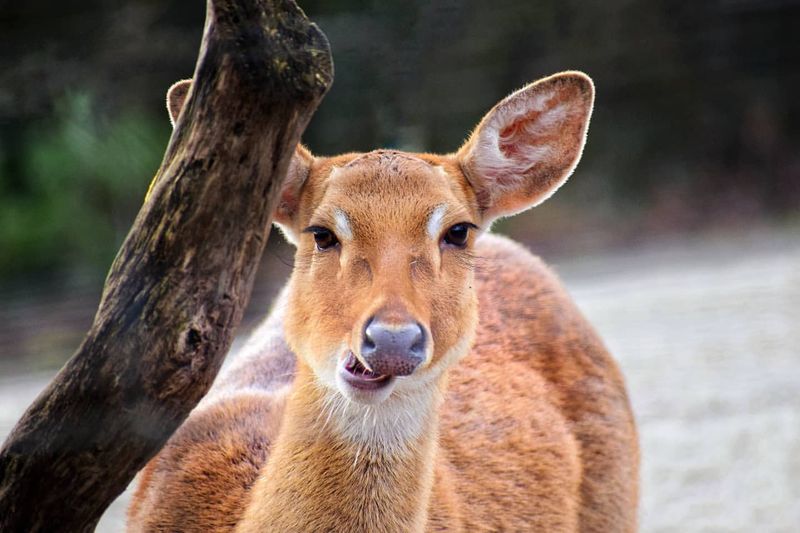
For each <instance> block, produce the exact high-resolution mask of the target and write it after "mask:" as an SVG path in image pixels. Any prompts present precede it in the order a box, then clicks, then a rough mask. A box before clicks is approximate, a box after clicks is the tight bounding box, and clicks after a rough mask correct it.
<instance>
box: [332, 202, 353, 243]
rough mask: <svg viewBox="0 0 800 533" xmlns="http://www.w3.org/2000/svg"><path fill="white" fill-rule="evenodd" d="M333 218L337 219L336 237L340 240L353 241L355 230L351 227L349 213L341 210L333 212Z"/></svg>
mask: <svg viewBox="0 0 800 533" xmlns="http://www.w3.org/2000/svg"><path fill="white" fill-rule="evenodd" d="M333 217H334V219H336V236H337V237H339V238H340V239H348V240H352V239H353V229H352V227H351V226H350V219H349V218H347V213H345V212H344V211H342V210H341V209H339V208H336V209H334V210H333Z"/></svg>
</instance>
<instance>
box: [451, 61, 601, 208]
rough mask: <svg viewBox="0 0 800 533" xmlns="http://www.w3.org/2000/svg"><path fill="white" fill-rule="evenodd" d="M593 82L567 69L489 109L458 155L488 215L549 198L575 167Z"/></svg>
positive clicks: (581, 144)
mask: <svg viewBox="0 0 800 533" xmlns="http://www.w3.org/2000/svg"><path fill="white" fill-rule="evenodd" d="M593 103H594V85H593V84H592V80H591V79H590V78H589V77H588V76H587V75H586V74H583V73H582V72H562V73H560V74H555V75H553V76H550V77H548V78H544V79H542V80H539V81H537V82H535V83H532V84H530V85H528V86H526V87H523V88H522V89H520V90H519V91H517V92H515V93H513V94H511V95H510V96H508V97H506V98H505V99H504V100H502V101H501V102H500V103H498V104H497V105H496V106H494V108H493V109H492V110H491V111H489V113H487V114H486V116H485V117H484V118H483V120H482V121H481V123H480V124H479V125H478V127H477V128H476V129H475V131H474V133H473V134H472V136H471V137H470V139H469V140H468V141H467V142H466V144H464V146H463V147H462V148H461V149H460V150H459V151H458V153H457V154H456V157H457V159H458V161H459V163H460V164H461V167H462V169H463V170H464V172H465V174H466V176H467V179H468V180H469V181H470V183H471V184H472V186H473V188H474V189H475V192H476V195H477V200H478V204H479V207H480V209H481V211H482V212H483V216H484V220H485V221H487V222H490V221H491V220H494V219H495V218H497V217H501V216H508V215H513V214H515V213H518V212H520V211H523V210H525V209H528V208H530V207H533V206H534V205H537V204H539V203H541V202H543V201H544V200H546V199H547V198H548V197H549V196H550V195H551V194H553V193H554V192H555V191H556V189H558V188H559V187H560V186H561V185H562V184H563V183H564V182H565V181H567V178H568V177H569V175H570V174H571V173H572V171H573V170H574V169H575V166H576V165H577V164H578V160H579V159H580V157H581V152H582V151H583V145H584V143H585V141H586V130H587V128H588V126H589V117H590V116H591V114H592V105H593Z"/></svg>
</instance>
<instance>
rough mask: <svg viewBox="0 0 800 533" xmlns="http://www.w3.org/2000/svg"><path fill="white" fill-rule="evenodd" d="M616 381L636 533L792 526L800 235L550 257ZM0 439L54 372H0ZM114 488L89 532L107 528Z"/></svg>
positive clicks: (797, 485) (798, 455)
mask: <svg viewBox="0 0 800 533" xmlns="http://www.w3.org/2000/svg"><path fill="white" fill-rule="evenodd" d="M555 266H556V268H557V270H558V271H559V273H560V274H561V275H562V278H563V279H564V281H565V283H566V285H567V286H568V287H569V289H570V291H571V292H572V294H573V295H574V297H575V299H576V300H577V301H578V303H579V304H580V306H581V307H582V309H583V310H584V311H585V313H586V314H587V315H588V316H589V318H590V320H591V321H592V322H593V323H594V324H595V326H596V327H597V329H598V330H599V331H600V333H601V334H602V336H603V337H604V338H605V339H606V342H607V344H608V346H609V348H610V349H611V351H612V352H613V353H614V354H615V355H616V357H617V358H618V360H619V361H620V364H621V365H622V368H623V370H624V372H625V374H626V376H627V380H628V385H629V389H630V393H631V398H632V402H633V406H634V410H635V412H636V416H637V419H638V422H639V429H640V434H641V443H642V457H643V464H642V505H641V512H640V520H641V530H642V531H646V532H650V531H653V532H655V531H658V532H672V531H674V532H694V531H698V532H699V531H743V532H744V531H747V532H750V531H758V532H784V531H785V532H789V531H797V524H798V523H800V328H799V327H798V324H800V233H799V232H797V231H755V232H750V233H748V234H747V235H746V236H744V237H725V238H704V239H702V240H697V241H693V242H686V241H681V242H675V243H661V244H659V245H658V246H655V245H650V246H647V247H644V248H642V249H639V250H634V251H628V252H624V253H617V254H613V255H605V256H595V257H590V258H580V259H563V260H559V261H556V264H555ZM0 372H2V373H1V374H0V437H2V436H4V435H5V434H6V433H7V432H8V431H9V430H10V428H11V426H12V424H13V422H14V421H15V420H16V418H17V417H18V416H19V414H20V413H21V412H22V410H23V409H24V408H25V406H26V405H28V404H29V403H30V402H31V401H32V400H33V398H34V396H35V395H36V394H37V393H38V391H39V390H40V389H41V388H42V387H43V386H44V385H45V383H46V381H47V380H48V379H49V378H50V377H51V376H52V374H53V372H52V371H49V372H38V373H31V372H30V370H26V372H27V373H26V374H24V375H14V374H12V373H11V371H10V370H9V368H7V367H0ZM124 498H125V496H123V498H121V499H120V500H118V501H117V502H116V503H115V504H114V506H112V508H111V509H110V511H109V512H108V513H107V514H106V516H105V517H104V519H103V521H102V522H101V524H100V527H99V528H98V531H119V530H121V529H122V523H123V522H122V517H123V513H124V509H125V505H126V504H125V501H124Z"/></svg>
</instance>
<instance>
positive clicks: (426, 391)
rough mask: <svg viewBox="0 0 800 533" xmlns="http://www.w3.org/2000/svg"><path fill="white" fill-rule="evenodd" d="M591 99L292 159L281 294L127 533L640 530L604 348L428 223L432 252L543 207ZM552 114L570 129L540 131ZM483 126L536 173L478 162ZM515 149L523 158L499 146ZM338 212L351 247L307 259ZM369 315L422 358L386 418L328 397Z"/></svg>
mask: <svg viewBox="0 0 800 533" xmlns="http://www.w3.org/2000/svg"><path fill="white" fill-rule="evenodd" d="M587 84H588V85H587ZM551 93H552V97H550V95H551ZM541 94H544V95H545V96H547V97H548V98H547V99H545V100H542V99H540V100H542V101H545V102H546V103H545V104H544V105H542V104H541V102H539V103H536V104H531V103H530V102H532V101H533V100H532V99H534V97H537V96H538V95H541ZM587 95H588V96H587ZM591 101H592V91H591V83H590V82H589V81H588V78H585V76H583V75H580V74H575V73H569V74H564V75H561V76H557V77H553V78H549V79H546V80H543V81H542V82H539V83H537V84H534V85H532V86H529V87H528V88H526V89H523V90H522V91H520V92H518V93H515V94H514V95H512V96H511V97H509V99H507V100H504V101H503V102H501V103H500V104H498V106H497V107H496V108H495V109H494V110H493V111H492V112H490V114H489V115H488V116H487V118H486V119H484V121H483V122H482V125H481V126H480V127H479V129H478V130H476V132H475V134H474V135H473V137H472V139H471V140H470V141H469V142H468V143H467V145H465V147H464V148H463V149H462V150H461V151H459V152H458V153H457V154H454V155H450V156H435V155H431V154H406V153H401V152H394V151H385V150H381V151H376V152H371V153H368V154H346V155H343V156H337V157H333V158H314V157H313V156H311V154H309V153H308V152H307V151H305V150H304V149H301V150H300V151H299V152H298V155H297V157H296V158H295V162H294V163H293V165H292V168H291V170H290V175H289V178H288V180H287V185H286V186H285V188H284V194H283V195H282V204H281V207H280V208H279V210H278V212H277V213H276V220H277V222H279V223H280V224H281V226H282V227H283V228H284V231H285V232H286V233H287V235H288V236H289V238H290V239H291V240H293V241H294V242H296V243H297V245H298V251H297V255H296V260H295V270H294V272H293V274H292V278H291V280H290V282H289V284H288V285H287V288H286V290H285V291H284V294H283V295H282V296H281V297H280V298H279V300H278V302H277V303H276V308H275V309H274V310H273V312H272V313H271V315H270V317H269V318H268V320H267V321H266V322H265V324H264V325H263V326H262V327H261V328H259V330H257V331H256V332H255V333H254V335H253V337H252V338H251V340H250V343H249V345H248V346H247V347H246V348H245V349H244V350H243V352H242V353H241V354H239V355H238V356H237V357H236V358H235V360H234V361H233V362H232V363H231V365H230V367H229V368H227V369H226V370H225V372H224V373H223V374H222V375H221V376H220V378H219V379H218V380H217V382H216V383H215V385H214V387H213V389H212V391H211V392H210V394H209V395H208V396H207V398H206V399H204V400H203V402H202V403H201V405H200V406H198V408H197V409H196V410H195V411H194V412H193V413H192V415H191V416H190V417H189V419H188V420H187V421H186V423H185V424H184V425H183V426H182V427H181V428H180V429H179V430H178V432H177V433H176V434H175V435H174V436H173V437H172V439H171V440H170V441H169V442H168V444H167V446H166V447H165V448H164V449H163V450H162V451H161V453H160V454H159V455H158V456H156V457H155V458H154V459H153V460H152V461H151V462H150V464H149V465H148V466H147V468H146V469H145V470H144V472H143V474H142V476H141V479H140V485H139V487H138V490H137V492H136V495H135V497H134V501H133V503H132V505H131V509H130V513H129V528H130V530H132V531H209V530H215V531H220V530H222V531H224V530H228V531H231V530H234V529H236V530H237V531H240V532H247V531H281V532H282V531H298V532H299V531H342V532H355V531H387V532H389V531H392V532H405V531H423V530H424V531H470V532H471V531H524V530H537V531H602V532H606V531H633V530H635V528H636V506H637V477H638V459H639V458H638V445H637V437H636V431H635V425H634V421H633V417H632V415H631V411H630V407H629V403H628V399H627V396H626V393H625V387H624V383H623V379H622V377H621V375H620V373H619V371H618V369H617V367H616V365H615V364H614V362H613V360H612V359H611V358H610V356H609V355H608V354H607V352H606V350H605V348H604V347H603V345H602V342H601V341H600V340H599V338H598V337H597V335H596V334H595V333H594V331H593V330H592V328H591V327H590V326H589V325H588V324H587V323H586V321H585V320H584V318H583V317H582V316H581V314H580V312H579V311H578V310H577V309H576V307H575V306H574V304H573V303H572V302H571V301H570V299H569V297H568V296H567V295H566V293H565V292H564V290H563V289H562V288H561V285H560V283H559V282H558V280H557V279H556V277H555V276H554V275H553V274H552V273H551V272H550V271H549V270H548V269H547V268H546V267H545V266H544V265H543V264H542V263H541V261H539V260H538V259H537V258H535V257H534V256H532V255H531V254H530V253H528V252H527V251H526V250H524V249H523V248H522V247H520V246H519V245H517V244H514V243H512V242H511V241H509V240H507V239H504V238H501V237H497V236H493V235H488V234H487V235H482V236H480V237H477V236H476V233H479V232H472V235H471V236H470V238H469V242H468V245H467V247H466V249H463V250H462V249H457V248H454V247H452V246H448V245H446V244H445V243H444V241H442V240H440V238H432V237H431V235H430V232H431V227H432V228H433V230H437V231H438V229H437V228H438V226H437V225H436V224H434V223H433V222H428V221H430V220H434V221H435V218H436V217H435V216H434V215H432V213H434V212H436V210H437V207H438V206H446V209H444V210H443V214H442V220H441V228H440V230H441V234H444V232H446V230H447V228H449V227H450V226H452V225H453V224H457V223H461V222H471V223H475V224H476V225H478V226H480V227H482V228H486V226H487V225H488V224H490V222H491V219H492V218H494V217H496V216H502V215H504V214H508V213H510V212H515V211H517V210H519V209H520V208H521V206H524V205H531V204H533V203H536V202H538V201H540V200H541V199H542V198H544V197H546V196H547V195H549V194H551V193H552V190H553V189H554V188H556V187H558V186H559V185H560V184H561V183H563V181H564V180H565V179H566V176H567V175H568V174H569V172H571V170H572V167H574V165H575V163H576V162H577V159H578V157H579V156H580V150H581V149H582V146H583V139H584V136H585V131H586V123H587V122H588V116H589V113H590V112H591ZM553 102H555V104H554V103H553ZM562 104H563V105H562ZM556 105H562V108H563V109H565V110H566V111H564V112H562V111H558V112H557V113H556V114H555V115H551V116H550V118H540V116H545V115H547V113H548V112H550V111H551V110H552V109H554V106H556ZM504 106H512V107H504ZM526 106H527V107H526ZM537 106H538V107H537ZM176 107H177V109H178V110H180V106H176ZM517 108H519V109H521V111H517ZM534 108H535V109H534ZM559 109H561V108H559ZM498 110H499V111H498ZM508 110H511V111H513V112H514V113H513V114H512V116H510V118H509V119H508V120H506V118H505V114H508V113H510V112H511V111H508ZM520 113H522V114H520ZM497 117H500V118H502V120H499V119H497ZM498 120H499V121H498ZM526 122H527V123H532V124H533V125H532V126H531V127H528V126H520V125H519V124H521V123H526ZM495 124H497V127H499V128H501V129H502V130H503V131H504V132H505V133H504V134H503V139H505V140H504V141H501V142H503V143H505V144H504V145H503V146H502V147H501V152H502V153H503V154H506V155H508V154H511V155H512V156H514V157H516V155H515V154H517V153H518V152H520V151H524V150H525V149H526V146H525V145H526V144H527V145H535V146H539V147H541V146H543V145H542V143H545V147H546V148H547V147H549V149H547V150H541V151H539V152H531V153H533V154H534V155H536V157H545V160H542V161H538V160H536V161H534V162H533V163H531V162H530V161H528V160H524V157H527V156H520V157H523V160H516V159H515V160H511V161H510V162H507V161H505V160H504V159H502V158H500V159H497V160H491V161H488V162H487V157H488V156H487V153H490V152H487V150H490V149H491V148H492V147H491V146H489V147H488V148H486V147H485V146H484V147H483V148H479V149H478V148H476V147H481V146H483V145H482V144H481V143H484V144H485V142H486V141H485V139H491V138H492V137H491V136H486V133H487V131H488V129H490V128H494V127H495ZM509 128H510V129H511V130H513V131H512V132H511V133H509V131H508V130H509ZM526 128H527V130H526ZM554 128H556V129H554ZM518 130H526V131H529V132H530V131H532V132H534V133H533V134H532V135H533V136H534V137H535V138H533V139H532V138H531V137H530V135H531V134H527V136H525V140H524V142H523V141H519V140H516V141H515V140H514V139H515V138H517V137H519V133H518ZM562 130H563V134H559V131H562ZM537 139H538V140H537ZM509 143H511V144H509ZM514 143H516V144H514ZM536 143H539V144H536ZM542 154H544V155H542ZM504 165H505V166H508V167H511V166H514V168H523V167H524V168H528V169H529V170H528V171H526V172H525V173H524V175H523V176H522V177H518V176H517V175H511V174H509V175H504V174H503V169H504ZM489 167H491V168H492V169H494V170H492V172H490V173H489V174H483V175H480V176H478V175H476V174H475V172H476V169H481V168H489ZM498 169H499V170H498ZM493 172H498V173H499V174H497V175H492V173H493ZM337 213H346V217H345V219H346V222H347V225H346V227H345V228H343V231H344V230H351V231H352V236H351V238H345V237H342V238H340V241H341V244H340V245H339V246H337V247H335V248H332V249H328V250H325V251H319V250H316V249H315V245H314V238H313V236H312V235H310V234H309V233H303V231H302V230H303V229H304V228H306V227H307V226H310V225H315V226H324V227H327V228H336V227H341V224H342V222H341V216H340V214H337ZM337 217H338V218H337ZM337 224H339V226H337ZM344 233H347V231H344ZM373 316H379V317H381V319H382V320H384V321H387V322H402V321H407V320H414V321H417V322H419V323H420V324H422V325H423V326H424V328H425V331H426V333H427V334H428V335H429V338H430V342H429V345H430V349H429V353H428V354H427V357H426V360H425V362H424V364H423V365H422V366H421V367H420V368H419V369H417V370H416V371H415V372H414V374H412V375H411V376H408V377H404V378H396V380H397V381H396V388H394V389H392V392H391V393H390V394H389V396H388V397H386V398H385V399H381V400H375V399H374V398H372V397H370V398H366V399H365V398H360V397H359V396H358V395H356V396H355V397H350V396H348V395H346V394H344V392H340V388H341V387H340V385H338V384H337V383H338V382H336V381H335V380H334V377H335V373H336V370H335V368H336V366H335V365H336V364H338V362H339V361H341V360H342V358H343V354H344V353H346V352H347V350H352V351H353V352H354V353H355V354H356V356H359V350H360V341H361V338H362V335H363V330H364V325H365V323H366V322H367V321H368V320H369V319H370V317H373ZM473 339H474V342H472V341H473ZM295 354H296V355H295ZM350 393H351V392H348V394H350ZM364 402H366V403H364Z"/></svg>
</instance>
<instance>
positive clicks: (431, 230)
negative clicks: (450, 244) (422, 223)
mask: <svg viewBox="0 0 800 533" xmlns="http://www.w3.org/2000/svg"><path fill="white" fill-rule="evenodd" d="M446 210H447V206H446V205H444V204H440V205H437V206H436V208H435V209H434V210H433V212H432V213H431V214H430V217H429V218H428V236H429V237H430V238H431V239H438V238H439V233H440V232H441V231H442V220H444V212H445V211H446Z"/></svg>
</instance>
